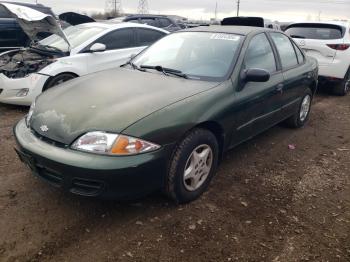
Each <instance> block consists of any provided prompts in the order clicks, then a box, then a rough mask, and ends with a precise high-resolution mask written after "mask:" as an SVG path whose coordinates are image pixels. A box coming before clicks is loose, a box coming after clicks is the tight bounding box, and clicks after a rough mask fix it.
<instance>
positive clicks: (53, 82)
mask: <svg viewBox="0 0 350 262" xmlns="http://www.w3.org/2000/svg"><path fill="white" fill-rule="evenodd" d="M76 77H77V76H76V75H73V74H70V73H63V74H60V75H57V76H55V77H52V78H50V79H49V81H48V82H47V83H46V85H45V88H44V90H43V91H46V90H48V89H50V88H52V87H54V86H57V85H60V84H62V83H64V82H67V81H69V80H72V79H74V78H76Z"/></svg>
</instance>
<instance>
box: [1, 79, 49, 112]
mask: <svg viewBox="0 0 350 262" xmlns="http://www.w3.org/2000/svg"><path fill="white" fill-rule="evenodd" d="M48 79H49V76H47V75H41V74H31V75H29V76H27V77H24V78H18V79H12V78H8V77H6V76H5V75H4V74H0V89H1V92H0V103H5V104H13V105H23V106H30V105H31V104H32V102H33V101H34V100H35V98H36V97H37V96H38V95H40V94H41V92H42V89H43V87H44V85H45V83H46V81H47V80H48ZM24 88H28V89H29V92H28V94H27V95H26V96H24V97H17V96H16V95H17V93H18V92H19V91H20V90H22V89H24Z"/></svg>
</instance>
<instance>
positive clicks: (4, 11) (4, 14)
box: [0, 6, 12, 18]
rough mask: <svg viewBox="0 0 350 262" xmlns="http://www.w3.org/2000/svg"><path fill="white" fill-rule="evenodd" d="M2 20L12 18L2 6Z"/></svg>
mask: <svg viewBox="0 0 350 262" xmlns="http://www.w3.org/2000/svg"><path fill="white" fill-rule="evenodd" d="M0 18H12V16H11V14H10V13H9V12H8V11H7V10H6V9H5V7H3V6H0Z"/></svg>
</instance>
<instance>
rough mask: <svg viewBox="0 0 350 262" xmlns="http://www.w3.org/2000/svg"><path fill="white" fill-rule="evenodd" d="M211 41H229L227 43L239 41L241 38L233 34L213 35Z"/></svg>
mask: <svg viewBox="0 0 350 262" xmlns="http://www.w3.org/2000/svg"><path fill="white" fill-rule="evenodd" d="M210 39H216V40H227V41H238V40H239V36H237V35H232V34H212V35H211V37H210Z"/></svg>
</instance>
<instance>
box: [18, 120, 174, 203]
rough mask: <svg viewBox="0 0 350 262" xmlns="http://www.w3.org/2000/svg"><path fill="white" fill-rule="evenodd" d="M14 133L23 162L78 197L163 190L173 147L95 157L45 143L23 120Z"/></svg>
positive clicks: (110, 196) (125, 195)
mask: <svg viewBox="0 0 350 262" xmlns="http://www.w3.org/2000/svg"><path fill="white" fill-rule="evenodd" d="M14 133H15V137H16V141H17V144H18V149H17V150H16V151H17V153H18V155H19V157H20V159H21V160H22V161H23V162H24V163H25V164H27V166H29V167H30V169H31V171H32V173H33V174H34V175H36V176H38V177H40V178H42V179H43V180H45V181H46V182H48V183H49V184H51V185H53V186H55V187H59V188H62V189H63V190H65V191H68V192H71V193H73V194H76V195H82V196H88V197H101V198H107V199H132V198H137V197H141V196H144V195H146V194H148V193H151V192H152V191H155V190H158V189H161V187H162V185H163V183H164V177H165V174H166V169H167V162H168V159H169V157H170V155H171V151H172V148H173V146H172V145H168V146H164V147H162V148H161V149H160V150H158V151H156V152H151V153H147V154H142V155H138V156H126V157H113V156H102V155H94V154H89V153H84V152H79V151H75V150H72V149H69V148H63V147H58V146H55V145H53V144H50V143H48V142H44V141H42V140H41V139H39V138H38V137H36V135H35V134H34V133H33V132H32V131H31V130H30V129H29V128H27V126H26V124H25V121H24V120H21V121H20V122H19V123H18V124H17V125H16V126H15V127H14Z"/></svg>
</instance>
